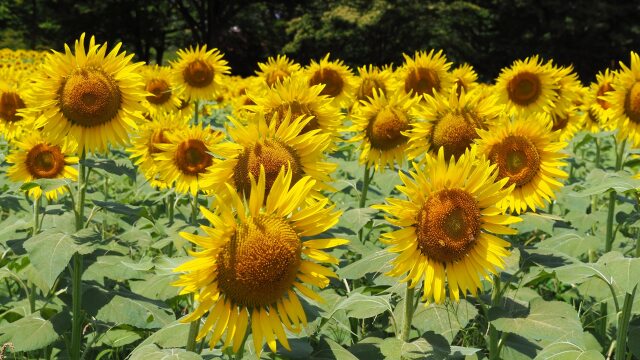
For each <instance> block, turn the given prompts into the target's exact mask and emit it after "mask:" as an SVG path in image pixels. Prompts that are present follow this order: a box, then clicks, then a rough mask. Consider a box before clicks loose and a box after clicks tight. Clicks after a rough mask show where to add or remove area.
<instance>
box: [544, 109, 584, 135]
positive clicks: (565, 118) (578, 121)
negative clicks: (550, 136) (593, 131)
mask: <svg viewBox="0 0 640 360" xmlns="http://www.w3.org/2000/svg"><path fill="white" fill-rule="evenodd" d="M550 119H551V121H552V123H553V124H552V126H551V132H553V133H554V134H557V138H558V139H559V140H560V141H564V142H569V141H571V139H572V138H573V136H574V135H575V134H576V133H577V132H578V131H580V129H582V128H583V127H584V121H585V117H584V116H580V114H578V107H576V106H570V107H568V108H565V110H564V111H562V112H558V111H554V112H553V114H551V118H550Z"/></svg>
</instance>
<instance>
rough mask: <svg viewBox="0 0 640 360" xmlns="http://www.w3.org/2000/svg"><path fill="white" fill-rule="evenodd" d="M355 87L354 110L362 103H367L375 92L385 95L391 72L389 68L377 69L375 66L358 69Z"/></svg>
mask: <svg viewBox="0 0 640 360" xmlns="http://www.w3.org/2000/svg"><path fill="white" fill-rule="evenodd" d="M358 74H359V76H358V78H357V86H356V89H355V96H354V99H355V102H354V108H356V107H358V106H360V103H361V102H362V101H364V102H368V101H369V98H372V97H373V96H374V95H375V93H376V92H382V94H384V95H387V91H388V90H389V85H390V81H391V76H392V75H393V72H392V71H391V69H390V68H388V67H384V68H382V69H381V68H379V67H377V66H373V65H369V66H362V67H359V68H358Z"/></svg>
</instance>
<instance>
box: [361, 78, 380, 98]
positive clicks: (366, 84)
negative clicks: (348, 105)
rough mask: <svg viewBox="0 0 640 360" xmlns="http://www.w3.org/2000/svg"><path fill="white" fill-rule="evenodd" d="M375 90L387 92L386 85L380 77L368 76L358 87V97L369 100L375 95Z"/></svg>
mask: <svg viewBox="0 0 640 360" xmlns="http://www.w3.org/2000/svg"><path fill="white" fill-rule="evenodd" d="M373 90H378V91H381V92H382V93H386V92H387V88H386V86H384V83H383V82H382V81H380V80H378V79H373V78H366V79H364V80H362V84H360V87H359V88H358V92H357V95H356V96H357V99H358V100H364V101H369V99H368V98H370V97H373Z"/></svg>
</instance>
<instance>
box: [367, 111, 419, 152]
mask: <svg viewBox="0 0 640 360" xmlns="http://www.w3.org/2000/svg"><path fill="white" fill-rule="evenodd" d="M405 130H409V119H408V118H407V115H406V114H405V113H403V112H402V111H400V110H398V109H392V108H390V107H385V108H384V109H382V110H380V112H378V114H376V116H374V117H373V118H371V119H369V125H368V126H367V130H366V132H367V137H368V138H369V141H370V142H371V147H373V148H375V149H378V150H383V151H384V150H391V149H393V148H395V147H398V146H400V145H402V144H405V143H406V142H407V140H408V138H407V137H406V136H404V135H402V132H403V131H405Z"/></svg>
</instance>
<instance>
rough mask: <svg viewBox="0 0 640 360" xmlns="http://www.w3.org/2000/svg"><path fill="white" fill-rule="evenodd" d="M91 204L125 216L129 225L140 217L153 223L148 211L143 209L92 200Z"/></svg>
mask: <svg viewBox="0 0 640 360" xmlns="http://www.w3.org/2000/svg"><path fill="white" fill-rule="evenodd" d="M93 203H94V204H95V205H96V206H98V207H101V208H103V209H104V210H106V211H109V212H112V213H115V214H120V215H126V216H127V217H128V220H129V222H130V223H133V222H135V221H137V220H138V219H140V218H141V217H143V218H145V219H148V220H149V221H154V219H153V217H152V216H151V215H150V214H149V211H148V210H147V209H146V208H144V207H139V206H131V205H126V204H122V203H118V202H113V201H98V200H93Z"/></svg>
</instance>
